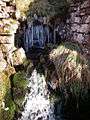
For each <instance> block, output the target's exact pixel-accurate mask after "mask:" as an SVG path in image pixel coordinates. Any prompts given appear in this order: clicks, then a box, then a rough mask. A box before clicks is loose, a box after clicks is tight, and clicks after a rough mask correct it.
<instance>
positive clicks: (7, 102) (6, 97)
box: [0, 72, 15, 120]
mask: <svg viewBox="0 0 90 120" xmlns="http://www.w3.org/2000/svg"><path fill="white" fill-rule="evenodd" d="M10 89H11V85H10V80H9V77H8V76H7V75H6V74H5V73H4V72H3V73H0V120H12V119H13V117H14V112H15V104H14V102H13V100H12V97H11V90H10Z"/></svg>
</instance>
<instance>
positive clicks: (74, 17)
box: [67, 0, 90, 44]
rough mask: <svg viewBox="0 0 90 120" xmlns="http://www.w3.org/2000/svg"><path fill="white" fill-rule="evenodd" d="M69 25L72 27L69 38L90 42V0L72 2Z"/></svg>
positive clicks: (80, 41) (83, 42)
mask: <svg viewBox="0 0 90 120" xmlns="http://www.w3.org/2000/svg"><path fill="white" fill-rule="evenodd" d="M69 15H70V17H69V19H67V25H68V26H69V28H70V33H71V36H70V38H69V39H71V40H74V41H78V42H79V43H82V44H86V43H87V42H88V43H89V44H90V0H81V2H80V0H77V1H75V2H73V3H71V4H70V8H69Z"/></svg>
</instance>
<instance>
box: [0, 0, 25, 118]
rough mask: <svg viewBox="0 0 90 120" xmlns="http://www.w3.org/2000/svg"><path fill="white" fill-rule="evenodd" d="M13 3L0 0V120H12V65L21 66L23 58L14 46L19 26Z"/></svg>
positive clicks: (13, 108) (12, 1) (10, 0)
mask: <svg viewBox="0 0 90 120" xmlns="http://www.w3.org/2000/svg"><path fill="white" fill-rule="evenodd" d="M14 1H15V0H0V120H12V118H13V116H14V113H15V104H14V102H13V100H12V95H11V82H10V76H11V75H12V74H15V72H16V71H15V69H14V65H19V63H20V64H21V62H22V60H23V58H24V57H25V54H24V50H23V49H20V50H17V48H16V47H15V46H14V36H15V32H16V30H17V28H18V24H19V23H18V21H17V18H16V5H15V2H14ZM18 56H19V57H18Z"/></svg>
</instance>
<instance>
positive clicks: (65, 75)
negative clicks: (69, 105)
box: [50, 42, 90, 96]
mask: <svg viewBox="0 0 90 120" xmlns="http://www.w3.org/2000/svg"><path fill="white" fill-rule="evenodd" d="M50 59H51V61H52V62H53V63H54V65H55V69H56V73H57V76H58V78H57V79H58V81H59V86H60V87H63V88H65V89H69V91H71V92H72V93H73V94H75V95H76V96H79V94H80V93H81V91H82V92H83V88H84V90H86V91H87V89H88V87H89V83H90V81H89V79H90V78H89V68H88V64H87V60H86V59H85V57H84V56H83V55H82V48H81V46H79V45H78V44H77V43H71V42H65V43H63V44H61V45H60V46H58V47H57V48H56V49H54V50H53V51H51V53H50Z"/></svg>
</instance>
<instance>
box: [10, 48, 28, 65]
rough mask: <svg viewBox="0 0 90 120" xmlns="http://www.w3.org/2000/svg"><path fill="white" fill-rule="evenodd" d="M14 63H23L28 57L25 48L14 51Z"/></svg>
mask: <svg viewBox="0 0 90 120" xmlns="http://www.w3.org/2000/svg"><path fill="white" fill-rule="evenodd" d="M12 57H13V65H21V64H23V62H24V60H25V59H26V55H25V51H24V49H23V48H20V49H17V50H16V51H14V52H13V56H12Z"/></svg>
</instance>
